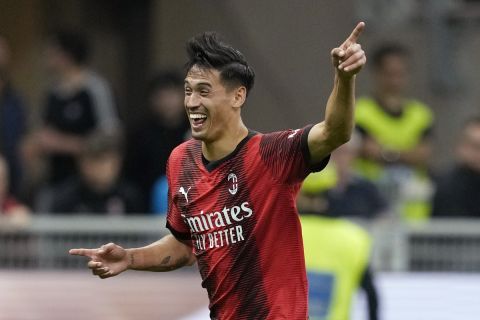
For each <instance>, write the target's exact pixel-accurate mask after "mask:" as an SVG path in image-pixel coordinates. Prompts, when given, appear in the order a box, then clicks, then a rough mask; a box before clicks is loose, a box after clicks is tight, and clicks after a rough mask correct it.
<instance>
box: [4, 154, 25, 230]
mask: <svg viewBox="0 0 480 320" xmlns="http://www.w3.org/2000/svg"><path fill="white" fill-rule="evenodd" d="M8 176H9V172H8V166H7V162H6V161H5V158H3V156H1V155H0V226H2V227H3V226H8V227H10V226H21V225H24V224H26V223H27V222H28V220H29V217H30V210H29V209H28V208H27V207H26V206H24V205H23V204H21V203H20V202H18V201H17V200H16V199H15V198H14V197H13V196H12V195H11V194H10V193H9V191H8V189H9V188H8V180H9V177H8Z"/></svg>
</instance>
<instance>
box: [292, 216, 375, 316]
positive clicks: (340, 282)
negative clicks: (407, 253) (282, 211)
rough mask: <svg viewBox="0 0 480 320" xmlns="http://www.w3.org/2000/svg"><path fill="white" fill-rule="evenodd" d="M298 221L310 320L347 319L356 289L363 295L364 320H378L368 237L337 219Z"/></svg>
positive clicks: (319, 217) (304, 217)
mask: <svg viewBox="0 0 480 320" xmlns="http://www.w3.org/2000/svg"><path fill="white" fill-rule="evenodd" d="M300 221H301V224H302V236H303V243H304V250H305V265H306V268H307V277H308V297H309V303H308V304H309V315H310V319H312V320H313V319H332V320H333V319H349V318H350V316H349V315H350V309H351V303H352V298H353V297H354V295H355V293H356V292H357V290H358V288H359V287H361V288H362V289H363V290H364V291H365V293H366V295H367V302H368V314H369V317H368V319H370V320H376V319H378V295H377V290H376V287H375V284H374V281H373V275H372V272H371V270H370V268H369V267H368V261H369V257H370V251H371V238H370V236H369V235H368V233H367V232H366V231H365V230H363V229H362V228H360V227H359V226H357V225H355V224H353V223H351V222H349V221H347V220H344V219H341V218H338V217H327V216H319V215H310V214H302V215H301V217H300Z"/></svg>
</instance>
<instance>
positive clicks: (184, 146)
mask: <svg viewBox="0 0 480 320" xmlns="http://www.w3.org/2000/svg"><path fill="white" fill-rule="evenodd" d="M199 150H201V142H200V141H198V140H195V139H193V138H191V139H188V140H187V141H184V142H182V143H181V144H179V145H178V146H176V147H175V148H174V149H173V150H172V152H171V153H170V157H169V158H168V162H169V163H170V165H172V164H175V163H178V162H179V161H181V160H182V159H185V157H188V156H193V155H194V154H195V153H196V152H199Z"/></svg>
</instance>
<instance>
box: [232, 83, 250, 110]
mask: <svg viewBox="0 0 480 320" xmlns="http://www.w3.org/2000/svg"><path fill="white" fill-rule="evenodd" d="M234 90H235V92H234V95H233V106H234V108H241V107H242V106H243V104H244V103H245V100H246V99H247V88H245V87H244V86H240V87H238V88H236V89H234Z"/></svg>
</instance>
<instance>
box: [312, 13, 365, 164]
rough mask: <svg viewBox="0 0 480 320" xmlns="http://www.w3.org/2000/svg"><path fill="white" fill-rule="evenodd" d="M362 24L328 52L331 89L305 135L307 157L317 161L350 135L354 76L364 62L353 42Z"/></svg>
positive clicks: (361, 54) (359, 33) (362, 27)
mask: <svg viewBox="0 0 480 320" xmlns="http://www.w3.org/2000/svg"><path fill="white" fill-rule="evenodd" d="M364 28H365V23H363V22H360V23H359V24H358V25H357V26H356V27H355V29H354V30H353V31H352V33H351V34H350V36H349V37H348V38H347V39H346V40H345V41H344V42H343V43H342V44H341V45H340V46H339V47H338V48H334V49H333V50H332V52H331V57H332V63H333V66H334V68H335V80H334V85H333V90H332V93H331V94H330V97H329V98H328V101H327V107H326V111H325V120H324V121H323V122H320V123H317V124H316V125H315V126H313V128H312V129H311V130H310V132H309V135H308V147H309V150H310V156H311V161H312V162H313V163H315V162H318V161H321V160H322V159H324V158H325V157H326V156H327V155H328V154H330V153H331V152H332V151H333V150H334V149H336V148H337V147H338V146H340V145H342V144H343V143H345V142H347V141H348V140H349V139H350V136H351V134H352V130H353V127H354V106H355V76H356V74H357V73H358V72H360V70H361V69H362V67H363V66H364V65H365V63H366V61H367V59H366V56H365V52H364V51H363V50H362V48H361V46H360V45H359V44H358V43H357V40H358V38H359V37H360V35H361V34H362V32H363V30H364Z"/></svg>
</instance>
